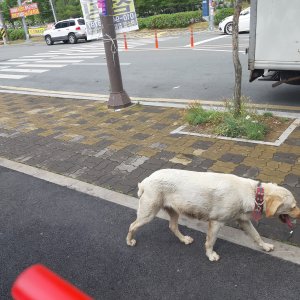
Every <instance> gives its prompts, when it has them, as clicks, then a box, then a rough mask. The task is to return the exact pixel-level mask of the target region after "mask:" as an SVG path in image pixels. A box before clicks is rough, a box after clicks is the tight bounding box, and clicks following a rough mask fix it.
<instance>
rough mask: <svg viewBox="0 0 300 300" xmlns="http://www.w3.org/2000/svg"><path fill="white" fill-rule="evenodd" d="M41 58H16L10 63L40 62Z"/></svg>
mask: <svg viewBox="0 0 300 300" xmlns="http://www.w3.org/2000/svg"><path fill="white" fill-rule="evenodd" d="M38 60H40V59H39V58H15V59H9V60H8V61H21V62H22V61H38Z"/></svg>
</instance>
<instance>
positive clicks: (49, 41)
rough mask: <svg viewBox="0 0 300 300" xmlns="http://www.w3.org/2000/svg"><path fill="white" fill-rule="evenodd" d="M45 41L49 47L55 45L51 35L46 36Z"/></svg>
mask: <svg viewBox="0 0 300 300" xmlns="http://www.w3.org/2000/svg"><path fill="white" fill-rule="evenodd" d="M45 41H46V44H47V45H48V46H51V45H53V41H52V39H51V36H50V35H46V36H45Z"/></svg>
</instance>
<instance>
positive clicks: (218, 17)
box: [214, 8, 234, 25]
mask: <svg viewBox="0 0 300 300" xmlns="http://www.w3.org/2000/svg"><path fill="white" fill-rule="evenodd" d="M233 14H234V8H221V9H217V10H216V14H215V16H214V22H215V25H219V23H220V22H221V21H223V20H224V19H225V18H226V17H229V16H232V15H233Z"/></svg>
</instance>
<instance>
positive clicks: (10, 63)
mask: <svg viewBox="0 0 300 300" xmlns="http://www.w3.org/2000/svg"><path fill="white" fill-rule="evenodd" d="M0 65H9V66H11V65H20V62H14V61H12V62H0Z"/></svg>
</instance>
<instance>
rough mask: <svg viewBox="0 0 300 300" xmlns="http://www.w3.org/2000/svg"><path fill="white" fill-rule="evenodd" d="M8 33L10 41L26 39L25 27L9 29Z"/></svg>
mask: <svg viewBox="0 0 300 300" xmlns="http://www.w3.org/2000/svg"><path fill="white" fill-rule="evenodd" d="M7 34H8V39H9V40H10V41H15V40H25V32H24V30H23V29H8V30H7Z"/></svg>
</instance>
